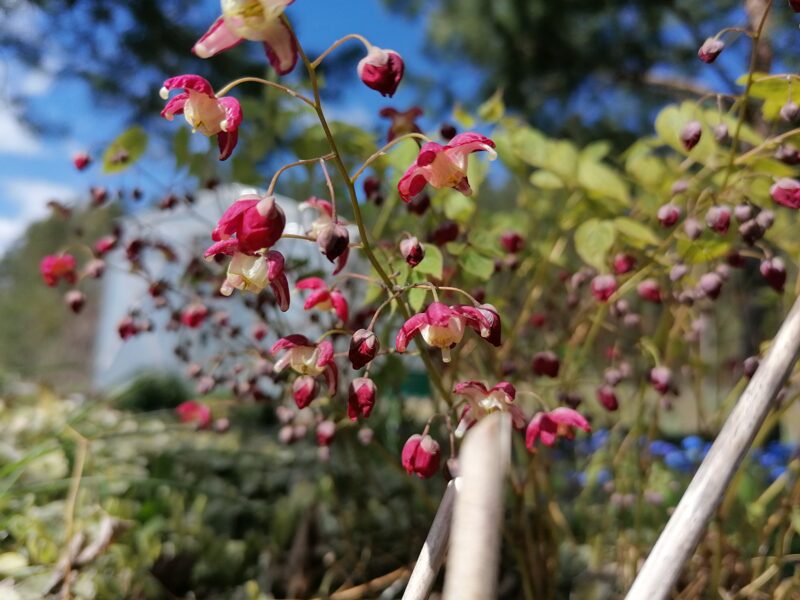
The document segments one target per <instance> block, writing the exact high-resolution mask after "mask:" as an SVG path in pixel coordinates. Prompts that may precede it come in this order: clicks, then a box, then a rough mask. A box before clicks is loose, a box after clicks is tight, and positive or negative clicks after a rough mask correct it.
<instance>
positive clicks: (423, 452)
mask: <svg viewBox="0 0 800 600" xmlns="http://www.w3.org/2000/svg"><path fill="white" fill-rule="evenodd" d="M441 457H442V451H441V448H440V447H439V443H438V442H437V441H436V440H434V439H433V438H432V437H431V436H429V435H428V434H425V435H420V434H418V433H417V434H414V435H412V436H411V437H410V438H408V440H407V441H406V443H405V444H404V445H403V452H402V454H401V462H402V463H403V467H404V468H405V470H406V473H408V474H409V475H410V474H411V473H415V474H416V475H417V477H420V478H421V479H426V478H428V477H432V476H433V475H434V474H436V471H438V470H439V462H440V461H441Z"/></svg>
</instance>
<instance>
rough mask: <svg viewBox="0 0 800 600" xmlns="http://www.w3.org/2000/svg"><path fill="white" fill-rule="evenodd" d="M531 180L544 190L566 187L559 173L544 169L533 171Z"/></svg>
mask: <svg viewBox="0 0 800 600" xmlns="http://www.w3.org/2000/svg"><path fill="white" fill-rule="evenodd" d="M530 182H531V183H532V184H533V185H535V186H536V187H538V188H541V189H543V190H559V189H561V188H563V187H564V182H563V181H561V178H560V177H559V176H558V175H556V174H555V173H551V172H550V171H545V170H544V169H539V170H538V171H534V172H533V173H531V176H530Z"/></svg>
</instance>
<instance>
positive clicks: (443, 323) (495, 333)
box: [395, 302, 500, 362]
mask: <svg viewBox="0 0 800 600" xmlns="http://www.w3.org/2000/svg"><path fill="white" fill-rule="evenodd" d="M467 327H471V328H472V329H474V330H475V331H476V332H478V334H480V336H481V337H482V338H484V339H486V340H487V341H488V342H489V343H491V344H493V345H495V346H499V345H500V317H499V315H498V314H497V311H496V310H494V307H492V306H491V305H489V304H483V305H481V306H480V307H474V306H465V305H456V306H447V305H445V304H442V303H441V302H434V303H432V304H431V305H430V306H428V308H426V309H425V312H422V313H417V314H416V315H414V316H412V317H411V318H410V319H408V321H406V322H405V323H404V324H403V326H402V327H401V329H400V331H398V332H397V337H396V339H395V347H396V348H397V351H398V352H405V351H406V348H407V347H408V342H409V341H410V340H411V338H413V337H414V336H415V335H417V333H419V334H421V335H422V339H424V340H425V343H427V344H428V345H429V346H433V347H434V348H439V349H440V350H441V351H442V360H443V361H444V362H450V349H451V348H452V347H453V346H455V345H456V344H458V343H459V342H460V341H461V339H462V338H463V337H464V332H465V331H466V328H467Z"/></svg>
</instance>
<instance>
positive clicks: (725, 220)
mask: <svg viewBox="0 0 800 600" xmlns="http://www.w3.org/2000/svg"><path fill="white" fill-rule="evenodd" d="M730 224H731V209H730V208H728V207H727V206H712V207H711V208H709V209H708V212H706V225H708V226H709V227H710V228H711V229H713V230H714V231H716V232H717V233H722V234H725V233H727V232H728V227H729V226H730Z"/></svg>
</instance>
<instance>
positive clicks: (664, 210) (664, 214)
mask: <svg viewBox="0 0 800 600" xmlns="http://www.w3.org/2000/svg"><path fill="white" fill-rule="evenodd" d="M656 217H658V221H659V223H661V225H662V226H663V227H672V226H673V225H675V223H677V222H678V219H680V218H681V209H680V207H679V206H678V205H677V204H673V203H672V202H670V203H668V204H664V205H662V206H661V207H660V208H659V209H658V213H657V214H656Z"/></svg>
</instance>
